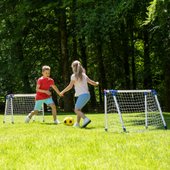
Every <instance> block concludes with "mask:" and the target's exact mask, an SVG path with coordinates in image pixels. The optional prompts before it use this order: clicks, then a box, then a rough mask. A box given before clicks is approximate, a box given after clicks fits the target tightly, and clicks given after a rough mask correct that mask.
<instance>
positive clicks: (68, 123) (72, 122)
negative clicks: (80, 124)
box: [64, 117, 74, 126]
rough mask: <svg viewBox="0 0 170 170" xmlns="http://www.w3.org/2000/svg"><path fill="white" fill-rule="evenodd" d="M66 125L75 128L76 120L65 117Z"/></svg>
mask: <svg viewBox="0 0 170 170" xmlns="http://www.w3.org/2000/svg"><path fill="white" fill-rule="evenodd" d="M64 124H65V125H67V126H73V124H74V119H73V118H72V117H65V118H64Z"/></svg>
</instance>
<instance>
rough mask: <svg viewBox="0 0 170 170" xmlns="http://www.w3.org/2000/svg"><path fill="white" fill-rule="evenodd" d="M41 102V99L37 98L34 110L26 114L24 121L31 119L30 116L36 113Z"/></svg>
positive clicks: (39, 108)
mask: <svg viewBox="0 0 170 170" xmlns="http://www.w3.org/2000/svg"><path fill="white" fill-rule="evenodd" d="M42 103H43V100H37V101H36V102H35V107H34V110H33V111H32V112H31V113H29V114H28V116H27V117H26V119H25V123H29V121H30V120H31V118H32V116H33V115H36V114H38V111H39V110H41V107H42Z"/></svg>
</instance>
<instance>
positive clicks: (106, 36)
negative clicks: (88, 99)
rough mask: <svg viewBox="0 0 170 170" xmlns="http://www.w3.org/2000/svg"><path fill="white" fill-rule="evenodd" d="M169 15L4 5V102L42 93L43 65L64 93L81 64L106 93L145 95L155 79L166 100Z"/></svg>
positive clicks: (122, 6) (73, 4)
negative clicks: (39, 88)
mask: <svg viewBox="0 0 170 170" xmlns="http://www.w3.org/2000/svg"><path fill="white" fill-rule="evenodd" d="M169 13H170V12H169V2H168V1H164V0H161V1H158V0H152V1H146V0H140V1H138V0H128V1H126V0H115V1H112V0H107V1H103V0H98V1H94V0H60V1H55V0H16V1H13V0H2V1H1V2H0V37H1V42H0V67H1V70H0V74H1V78H0V86H1V87H2V88H1V90H0V95H1V96H4V95H5V94H6V93H7V92H9V91H11V92H13V93H32V92H35V83H36V79H37V78H38V77H39V76H41V66H42V65H44V64H47V65H50V66H51V68H52V77H53V78H54V79H55V81H56V83H57V85H58V86H59V89H62V88H63V87H65V86H66V84H64V83H63V81H64V82H65V80H67V81H66V82H68V80H69V79H70V75H71V68H70V64H71V62H72V61H73V60H75V59H79V60H80V61H82V63H83V64H85V67H86V69H87V73H88V75H90V78H92V79H95V80H99V81H100V85H101V90H103V89H104V88H115V89H134V88H135V89H143V88H145V87H146V84H144V82H145V80H146V78H147V76H149V77H150V79H152V81H151V82H152V84H149V82H148V84H149V85H148V86H147V87H148V88H155V89H156V90H158V91H160V93H161V94H163V93H164V94H165V89H164V85H166V84H168V83H167V80H169V78H168V77H166V78H165V77H164V76H163V75H164V74H165V72H167V71H166V70H167V69H165V68H168V66H165V65H166V63H168V62H169V57H168V56H169V46H170V45H169V34H170V33H169V30H170V29H169V23H170V22H169ZM63 35H64V36H63ZM63 44H64V45H63ZM160 44H161V45H160ZM63 51H64V54H65V55H66V58H65V56H63ZM146 58H147V59H146ZM147 61H150V63H149V64H146V63H147ZM169 63H170V62H169ZM66 67H69V68H68V69H67V68H66ZM146 70H150V71H149V72H147V71H146ZM167 75H168V73H167ZM165 79H167V80H166V81H165ZM145 83H146V82H145ZM167 87H168V85H167ZM93 92H94V90H93ZM102 93H103V91H100V94H99V95H102ZM165 100H167V99H164V97H163V96H162V102H163V103H164V101H165ZM100 102H101V103H103V101H102V98H101V97H100Z"/></svg>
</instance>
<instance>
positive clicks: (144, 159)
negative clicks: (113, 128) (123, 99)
mask: <svg viewBox="0 0 170 170" xmlns="http://www.w3.org/2000/svg"><path fill="white" fill-rule="evenodd" d="M67 115H69V114H67ZM164 115H165V120H166V123H167V124H168V127H170V114H168V113H166V114H164ZM71 116H72V117H74V118H76V117H75V115H71ZM65 117H66V115H59V116H58V118H59V120H60V121H62V120H63V119H64V118H65ZM88 117H89V118H90V119H91V120H92V123H91V124H89V126H88V127H87V128H86V129H77V128H73V127H69V126H66V125H64V124H63V123H61V124H59V125H54V124H53V123H52V116H45V120H46V121H45V123H42V121H41V117H37V118H36V121H35V122H31V123H29V124H25V123H24V118H25V117H24V116H15V117H14V120H15V124H11V123H10V122H9V120H7V122H6V123H5V124H3V123H0V169H2V170H55V169H56V170H112V169H113V170H114V169H115V170H119V169H120V170H128V169H129V170H145V169H146V170H152V169H153V170H169V169H170V130H169V129H168V130H164V129H155V130H146V131H143V132H132V133H131V132H129V133H124V132H122V131H120V132H116V133H114V132H110V131H108V132H105V131H104V115H103V114H88ZM0 122H3V116H2V115H1V116H0Z"/></svg>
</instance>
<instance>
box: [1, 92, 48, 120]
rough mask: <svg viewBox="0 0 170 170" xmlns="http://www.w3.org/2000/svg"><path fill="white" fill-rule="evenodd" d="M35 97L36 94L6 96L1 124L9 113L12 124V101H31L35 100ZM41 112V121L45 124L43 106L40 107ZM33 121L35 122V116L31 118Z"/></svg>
mask: <svg viewBox="0 0 170 170" xmlns="http://www.w3.org/2000/svg"><path fill="white" fill-rule="evenodd" d="M35 95H36V94H9V95H7V96H6V102H5V112H4V119H3V123H5V122H6V116H7V115H8V114H9V113H8V112H10V115H11V123H14V114H15V113H14V103H13V101H14V99H15V98H19V97H20V98H26V97H30V98H32V99H33V100H35ZM34 104H35V103H34ZM9 105H10V108H8V106H9ZM32 109H33V108H32ZM41 112H42V119H43V120H42V121H43V122H45V118H44V104H43V105H42V109H41ZM27 114H28V113H27ZM33 121H35V116H33Z"/></svg>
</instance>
